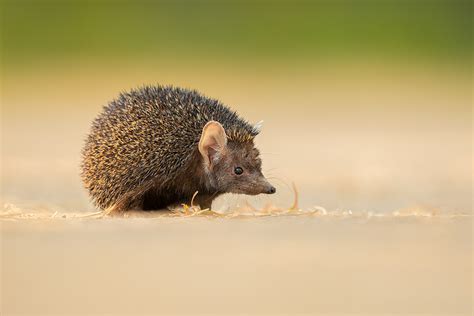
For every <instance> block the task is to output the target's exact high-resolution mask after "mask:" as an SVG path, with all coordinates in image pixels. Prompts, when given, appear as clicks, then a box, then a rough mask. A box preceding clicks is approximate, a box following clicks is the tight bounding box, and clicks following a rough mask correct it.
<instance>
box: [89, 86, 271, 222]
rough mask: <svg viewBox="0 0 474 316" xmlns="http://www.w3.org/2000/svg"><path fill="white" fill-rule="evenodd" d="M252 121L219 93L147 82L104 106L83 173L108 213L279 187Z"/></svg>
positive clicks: (207, 201)
mask: <svg viewBox="0 0 474 316" xmlns="http://www.w3.org/2000/svg"><path fill="white" fill-rule="evenodd" d="M259 132H260V126H258V125H251V124H249V123H248V122H247V121H246V120H244V119H242V118H240V117H239V116H238V115H237V113H236V112H234V111H233V110H231V109H229V108H228V107H227V106H225V105H224V104H223V103H221V102H220V101H218V100H217V99H212V98H209V97H207V96H204V95H203V94H201V93H199V92H198V91H196V90H189V89H183V88H178V87H174V86H161V85H156V86H143V87H141V88H138V89H133V90H131V91H129V92H122V93H121V94H119V96H118V97H117V98H116V99H115V100H113V101H111V102H110V103H109V104H108V105H106V106H104V107H103V110H102V112H101V113H100V114H99V115H98V117H97V118H96V119H95V120H94V121H93V123H92V127H91V130H90V133H89V135H88V136H87V138H86V141H85V145H84V148H83V150H82V163H81V169H82V171H81V177H82V180H83V183H84V186H85V188H86V189H87V190H88V192H89V194H90V196H91V199H92V200H93V202H94V204H95V205H96V206H97V207H98V208H100V209H103V210H108V212H109V213H122V214H123V212H126V211H128V210H144V211H151V210H166V209H170V208H171V207H173V206H177V205H180V204H188V203H189V202H190V201H191V199H192V198H193V197H194V200H193V201H194V205H198V206H199V207H200V208H201V209H207V208H211V205H212V201H213V200H214V199H215V198H217V197H218V196H220V195H221V194H224V193H237V194H247V195H257V194H261V193H265V194H272V193H275V191H276V189H275V187H273V186H272V185H271V184H270V183H269V182H268V181H267V179H266V178H265V177H264V175H263V174H262V170H261V166H262V161H261V158H260V154H259V150H258V149H257V148H256V147H255V144H254V138H255V136H257V135H258V134H259Z"/></svg>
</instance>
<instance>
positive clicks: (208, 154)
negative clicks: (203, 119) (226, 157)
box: [199, 121, 227, 166]
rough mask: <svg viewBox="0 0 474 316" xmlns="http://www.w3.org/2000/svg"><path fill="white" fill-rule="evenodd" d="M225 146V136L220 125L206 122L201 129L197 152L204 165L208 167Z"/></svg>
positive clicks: (214, 122)
mask: <svg viewBox="0 0 474 316" xmlns="http://www.w3.org/2000/svg"><path fill="white" fill-rule="evenodd" d="M226 146H227V135H226V134H225V130H224V127H222V125H221V123H219V122H216V121H210V122H207V124H206V125H205V126H204V128H203V129H202V134H201V139H200V140H199V152H200V153H201V155H202V158H203V159H204V164H206V165H207V166H210V165H211V163H212V161H213V159H214V158H215V157H218V155H219V154H221V153H222V151H223V150H224V149H225V147H226Z"/></svg>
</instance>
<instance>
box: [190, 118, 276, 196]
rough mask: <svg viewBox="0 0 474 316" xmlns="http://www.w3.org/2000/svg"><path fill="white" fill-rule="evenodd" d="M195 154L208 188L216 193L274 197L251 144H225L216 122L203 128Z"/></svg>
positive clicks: (224, 138)
mask: <svg viewBox="0 0 474 316" xmlns="http://www.w3.org/2000/svg"><path fill="white" fill-rule="evenodd" d="M199 151H200V153H201V155H202V158H203V167H204V168H205V170H206V172H207V173H208V174H209V176H210V177H209V178H210V181H211V183H210V184H211V186H212V187H213V188H214V189H216V190H217V191H219V192H230V193H241V194H249V195H257V194H260V193H267V194H272V193H275V191H276V190H275V188H274V187H273V186H272V185H271V184H270V183H269V182H268V181H267V179H265V177H264V176H263V174H262V170H261V167H262V162H261V160H260V158H259V152H258V150H257V149H256V148H255V147H254V145H253V143H251V142H246V143H239V142H234V141H229V142H227V136H226V134H225V131H224V128H223V127H222V125H221V124H219V123H218V122H215V121H211V122H209V123H207V124H206V126H205V127H204V129H203V133H202V136H201V140H200V142H199Z"/></svg>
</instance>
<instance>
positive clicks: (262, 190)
mask: <svg viewBox="0 0 474 316" xmlns="http://www.w3.org/2000/svg"><path fill="white" fill-rule="evenodd" d="M231 192H232V193H240V194H247V195H258V194H274V193H275V192H276V189H275V187H274V186H273V185H271V184H270V183H269V182H268V181H267V180H266V179H265V178H263V179H261V180H259V181H257V182H255V183H249V184H248V185H241V186H238V187H237V188H235V189H234V190H231Z"/></svg>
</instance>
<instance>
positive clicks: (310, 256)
mask: <svg viewBox="0 0 474 316" xmlns="http://www.w3.org/2000/svg"><path fill="white" fill-rule="evenodd" d="M1 232H2V235H1V236H2V241H1V246H2V247H1V249H2V257H1V258H2V261H1V262H2V312H3V314H2V315H104V314H107V315H156V314H168V315H169V314H188V315H193V314H214V315H235V314H250V315H264V314H268V315H269V314H273V315H274V314H279V315H296V314H315V313H324V314H331V315H343V314H358V315H368V314H371V315H389V314H390V315H392V314H397V315H470V314H471V312H472V283H471V282H472V245H471V218H470V217H463V216H434V217H433V216H407V217H402V216H393V215H390V216H388V215H387V216H385V217H377V216H372V217H368V216H365V215H361V216H350V215H348V214H346V215H343V214H338V216H327V215H326V216H324V215H322V214H320V215H301V214H300V216H290V215H280V216H273V217H260V218H259V217H253V218H252V217H247V218H216V217H211V218H205V217H188V218H185V217H159V218H145V219H139V218H127V219H71V218H69V219H61V217H60V218H56V219H50V220H46V219H43V220H38V219H36V220H26V219H19V220H16V221H11V220H5V219H4V220H3V221H2V222H1Z"/></svg>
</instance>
